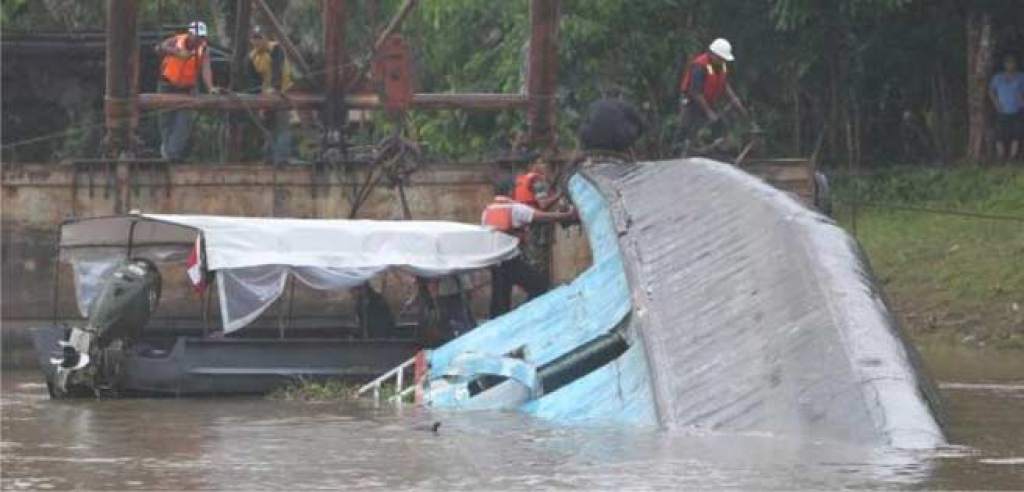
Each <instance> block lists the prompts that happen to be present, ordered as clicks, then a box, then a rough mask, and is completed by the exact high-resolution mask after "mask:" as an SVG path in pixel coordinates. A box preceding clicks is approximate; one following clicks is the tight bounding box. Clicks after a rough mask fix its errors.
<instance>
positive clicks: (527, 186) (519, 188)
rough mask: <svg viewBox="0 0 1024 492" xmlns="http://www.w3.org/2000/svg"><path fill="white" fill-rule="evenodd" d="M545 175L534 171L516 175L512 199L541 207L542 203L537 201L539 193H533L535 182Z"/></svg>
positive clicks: (534, 206)
mask: <svg viewBox="0 0 1024 492" xmlns="http://www.w3.org/2000/svg"><path fill="white" fill-rule="evenodd" d="M543 177H544V175H543V174H541V173H534V172H530V173H524V174H520V175H519V176H516V188H515V190H514V191H513V192H512V199H513V200H515V201H517V202H519V203H523V204H526V205H529V206H531V207H533V208H540V204H539V203H538V202H537V195H535V194H534V193H533V183H534V182H535V181H537V180H538V179H540V178H543Z"/></svg>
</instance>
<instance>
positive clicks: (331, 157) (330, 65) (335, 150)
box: [320, 0, 348, 162]
mask: <svg viewBox="0 0 1024 492" xmlns="http://www.w3.org/2000/svg"><path fill="white" fill-rule="evenodd" d="M345 7H346V2H345V0H324V2H323V9H324V10H323V16H322V17H323V23H324V95H325V96H326V97H325V99H324V103H323V104H324V105H323V121H324V138H323V141H322V148H321V149H320V150H321V155H322V159H323V160H324V161H325V162H340V161H341V160H342V158H343V154H344V152H345V123H346V122H347V120H348V109H347V104H346V102H347V101H346V99H347V98H346V97H345V27H346V26H345V23H346V21H347V20H348V19H347V16H346V15H345Z"/></svg>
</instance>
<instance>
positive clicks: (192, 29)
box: [188, 21, 206, 38]
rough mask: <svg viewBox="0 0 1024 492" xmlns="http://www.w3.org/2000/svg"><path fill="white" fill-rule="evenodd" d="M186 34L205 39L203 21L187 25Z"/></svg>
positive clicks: (204, 24)
mask: <svg viewBox="0 0 1024 492" xmlns="http://www.w3.org/2000/svg"><path fill="white" fill-rule="evenodd" d="M188 32H189V34H191V35H193V36H199V37H201V38H205V37H206V23H205V22H203V21H192V23H190V24H189V25H188Z"/></svg>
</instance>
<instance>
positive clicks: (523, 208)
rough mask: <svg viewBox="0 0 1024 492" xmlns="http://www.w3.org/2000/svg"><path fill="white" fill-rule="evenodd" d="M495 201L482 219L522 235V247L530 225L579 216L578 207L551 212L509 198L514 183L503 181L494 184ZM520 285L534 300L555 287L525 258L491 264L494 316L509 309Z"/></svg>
mask: <svg viewBox="0 0 1024 492" xmlns="http://www.w3.org/2000/svg"><path fill="white" fill-rule="evenodd" d="M494 191H495V196H494V200H493V201H492V202H491V203H490V204H489V205H487V207H486V208H485V209H484V212H483V215H482V216H481V218H480V221H481V223H482V224H483V225H485V226H488V227H491V228H492V229H495V230H498V231H501V232H504V233H506V234H511V235H513V236H516V237H518V238H519V244H520V247H522V244H523V241H524V240H525V237H526V228H527V226H529V225H530V224H536V223H551V222H575V221H577V220H579V216H578V215H577V213H576V210H575V209H570V210H568V211H565V212H548V211H544V210H538V209H536V208H533V207H531V206H529V205H525V204H522V203H518V202H516V201H515V200H513V199H512V198H510V197H509V194H510V193H511V191H512V184H511V183H509V182H500V183H498V184H497V185H495V187H494ZM517 285H518V286H519V287H521V288H522V289H523V290H525V291H526V296H527V298H528V299H533V298H534V297H537V296H539V295H541V294H543V293H545V292H547V291H548V289H550V288H551V281H550V280H549V279H548V278H547V277H546V276H544V275H542V274H541V273H540V272H538V271H537V270H536V269H534V268H533V267H532V266H530V264H529V263H528V262H527V261H526V260H525V259H524V258H523V255H522V253H520V254H519V255H518V256H516V257H515V258H512V259H511V260H508V261H505V262H503V263H501V264H499V265H497V266H494V267H491V318H492V319H493V318H497V317H498V316H501V315H502V314H505V313H506V312H508V310H509V308H510V306H511V304H512V287H514V286H517Z"/></svg>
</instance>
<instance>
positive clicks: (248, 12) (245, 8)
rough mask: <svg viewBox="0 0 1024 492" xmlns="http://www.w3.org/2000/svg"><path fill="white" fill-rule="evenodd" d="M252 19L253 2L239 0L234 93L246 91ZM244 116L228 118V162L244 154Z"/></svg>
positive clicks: (234, 63)
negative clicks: (247, 58) (246, 70)
mask: <svg viewBox="0 0 1024 492" xmlns="http://www.w3.org/2000/svg"><path fill="white" fill-rule="evenodd" d="M251 19H252V1H251V0H238V5H237V8H236V9H235V32H234V38H233V39H232V40H231V42H232V44H233V46H232V49H233V50H234V52H233V53H232V54H231V82H230V84H229V85H228V88H229V89H231V91H233V92H238V91H241V90H243V89H244V87H243V86H244V83H245V82H244V81H245V65H246V61H245V60H246V54H247V53H248V52H249V50H248V47H249V46H248V43H249V25H250V21H251ZM242 121H243V118H242V115H238V114H232V115H229V116H228V132H227V142H225V143H226V145H225V146H224V148H225V150H226V155H225V156H224V159H225V161H226V162H235V161H238V160H239V158H240V157H241V153H242V128H243V127H242V124H241V123H242Z"/></svg>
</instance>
